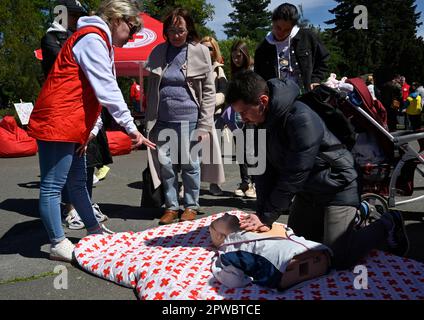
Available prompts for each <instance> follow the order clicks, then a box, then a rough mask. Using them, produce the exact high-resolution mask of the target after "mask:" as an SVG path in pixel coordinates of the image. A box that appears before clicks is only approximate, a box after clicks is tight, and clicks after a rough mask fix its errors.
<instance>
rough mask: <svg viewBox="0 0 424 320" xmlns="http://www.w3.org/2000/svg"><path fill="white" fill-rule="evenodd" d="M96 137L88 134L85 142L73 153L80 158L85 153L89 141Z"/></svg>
mask: <svg viewBox="0 0 424 320" xmlns="http://www.w3.org/2000/svg"><path fill="white" fill-rule="evenodd" d="M95 137H96V136H95V135H94V134H92V133H91V132H90V135H89V136H88V139H87V141H86V142H85V143H84V144H82V145H80V146H79V147H78V148H77V150H76V151H75V152H76V153H77V154H78V155H79V156H80V157H82V156H83V155H84V154H85V153H86V152H87V145H88V144H89V143H90V141H91V140H93V139H94V138H95Z"/></svg>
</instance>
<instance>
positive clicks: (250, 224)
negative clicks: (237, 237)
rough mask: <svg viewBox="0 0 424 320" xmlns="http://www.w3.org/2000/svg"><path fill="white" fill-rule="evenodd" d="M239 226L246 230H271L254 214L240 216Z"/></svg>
mask: <svg viewBox="0 0 424 320" xmlns="http://www.w3.org/2000/svg"><path fill="white" fill-rule="evenodd" d="M240 228H241V229H243V230H246V231H257V232H267V231H269V230H271V229H270V228H269V227H268V226H266V225H264V224H263V223H262V222H261V220H260V219H259V217H258V216H257V215H256V214H248V215H246V216H244V217H241V218H240Z"/></svg>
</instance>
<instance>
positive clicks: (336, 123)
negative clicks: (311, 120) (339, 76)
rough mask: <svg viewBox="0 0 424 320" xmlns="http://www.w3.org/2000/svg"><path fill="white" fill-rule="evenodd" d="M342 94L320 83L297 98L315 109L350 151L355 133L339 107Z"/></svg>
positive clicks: (354, 139) (355, 136)
mask: <svg viewBox="0 0 424 320" xmlns="http://www.w3.org/2000/svg"><path fill="white" fill-rule="evenodd" d="M342 95H343V93H340V92H338V91H336V90H334V89H332V88H329V87H327V86H324V85H320V86H318V87H315V88H314V89H313V90H312V91H309V92H307V93H305V94H303V95H302V96H300V97H299V99H298V100H299V101H301V102H303V103H304V104H306V105H307V106H308V107H309V108H311V109H312V110H313V111H315V112H316V113H317V114H318V115H319V116H320V117H321V119H322V120H323V121H324V123H325V125H326V126H327V128H328V130H330V131H331V133H333V134H334V135H335V136H336V137H337V138H338V139H339V140H340V142H341V143H342V144H343V145H345V146H346V148H347V149H348V150H349V151H350V150H352V148H353V146H354V145H355V143H356V138H357V133H356V132H355V129H354V126H353V125H352V123H351V122H350V120H349V119H348V118H347V117H346V116H345V115H344V114H343V112H342V111H341V110H340V108H339V101H341V99H342V98H343V96H342Z"/></svg>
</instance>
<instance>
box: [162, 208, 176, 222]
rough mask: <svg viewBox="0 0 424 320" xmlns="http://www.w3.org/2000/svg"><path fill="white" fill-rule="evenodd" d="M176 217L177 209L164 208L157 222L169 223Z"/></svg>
mask: <svg viewBox="0 0 424 320" xmlns="http://www.w3.org/2000/svg"><path fill="white" fill-rule="evenodd" d="M177 218H178V211H175V210H170V209H166V210H165V213H164V214H163V216H162V218H160V220H159V224H161V225H162V224H171V223H173V222H174V221H175V220H176V219H177Z"/></svg>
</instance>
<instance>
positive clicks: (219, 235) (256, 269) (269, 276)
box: [209, 213, 331, 289]
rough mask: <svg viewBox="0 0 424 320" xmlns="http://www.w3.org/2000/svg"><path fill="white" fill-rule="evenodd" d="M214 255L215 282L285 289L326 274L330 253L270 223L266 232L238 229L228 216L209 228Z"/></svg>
mask: <svg viewBox="0 0 424 320" xmlns="http://www.w3.org/2000/svg"><path fill="white" fill-rule="evenodd" d="M209 231H210V235H211V238H212V243H213V244H214V246H216V247H217V248H218V254H217V255H216V256H215V257H214V258H213V261H212V273H213V275H214V276H215V278H216V279H217V280H218V281H219V282H221V283H222V284H224V285H225V286H227V287H229V288H237V287H244V286H246V285H248V284H249V283H254V284H258V285H262V286H266V287H270V288H276V289H286V288H288V287H291V286H293V285H295V284H298V283H300V282H303V281H306V280H309V279H313V278H316V277H319V276H322V275H324V274H326V273H327V272H328V271H329V268H330V254H331V252H330V249H329V248H328V247H326V246H324V245H322V244H320V243H317V242H313V241H308V240H305V239H304V238H303V237H297V236H296V235H294V234H293V231H292V230H291V229H289V228H287V229H286V228H285V227H284V226H283V225H282V224H278V223H274V224H273V226H272V229H271V230H270V231H268V232H263V233H255V232H250V231H244V230H241V229H240V222H239V219H238V218H237V217H236V216H234V215H230V214H228V213H225V215H224V216H222V217H221V218H218V219H216V220H215V221H213V222H212V223H211V225H210V227H209Z"/></svg>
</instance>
